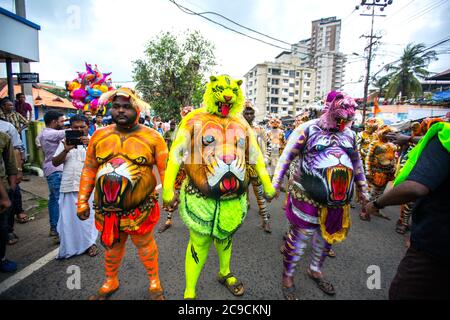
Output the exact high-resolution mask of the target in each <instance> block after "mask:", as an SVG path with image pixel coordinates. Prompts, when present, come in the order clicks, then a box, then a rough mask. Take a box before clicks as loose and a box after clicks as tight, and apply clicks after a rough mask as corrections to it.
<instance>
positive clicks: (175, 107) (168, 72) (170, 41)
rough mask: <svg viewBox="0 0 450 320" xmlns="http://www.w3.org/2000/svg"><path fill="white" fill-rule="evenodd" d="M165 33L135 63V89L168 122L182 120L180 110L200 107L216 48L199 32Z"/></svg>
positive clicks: (213, 62) (213, 63) (150, 44)
mask: <svg viewBox="0 0 450 320" xmlns="http://www.w3.org/2000/svg"><path fill="white" fill-rule="evenodd" d="M184 35H185V37H184V41H183V40H180V38H179V36H176V35H173V34H171V33H170V32H166V33H164V34H162V35H161V36H158V37H156V39H153V40H151V41H150V42H149V43H148V44H147V46H146V49H145V57H144V58H143V59H139V60H136V61H134V62H133V64H134V70H133V79H134V81H135V82H136V83H137V85H136V89H137V90H138V91H139V92H141V93H142V97H143V99H144V100H145V101H147V102H148V103H150V105H151V107H152V109H153V111H154V112H155V114H157V115H159V116H161V118H162V119H163V120H165V121H167V120H169V119H177V120H179V119H180V107H182V106H186V105H199V104H200V103H201V100H202V95H203V92H204V87H205V84H206V82H207V81H206V78H205V76H206V73H208V72H211V70H212V68H213V67H214V66H215V64H216V62H215V55H214V45H213V44H212V43H210V42H209V41H208V40H206V39H205V38H203V37H202V35H201V34H200V33H199V32H198V31H195V32H191V33H185V34H184Z"/></svg>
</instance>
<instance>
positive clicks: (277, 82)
mask: <svg viewBox="0 0 450 320" xmlns="http://www.w3.org/2000/svg"><path fill="white" fill-rule="evenodd" d="M279 84H280V79H272V85H275V86H278V85H279Z"/></svg>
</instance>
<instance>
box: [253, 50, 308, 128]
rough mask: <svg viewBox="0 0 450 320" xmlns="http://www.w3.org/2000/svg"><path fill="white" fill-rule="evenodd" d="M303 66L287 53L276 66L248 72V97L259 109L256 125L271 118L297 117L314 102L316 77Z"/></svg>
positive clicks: (269, 65) (272, 64)
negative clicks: (270, 116) (306, 106)
mask: <svg viewBox="0 0 450 320" xmlns="http://www.w3.org/2000/svg"><path fill="white" fill-rule="evenodd" d="M301 63H302V62H301V59H300V58H299V57H297V56H294V55H293V54H292V53H291V52H289V51H284V52H282V53H281V54H279V55H278V56H277V57H276V58H275V61H274V62H264V63H260V64H257V65H256V66H254V67H253V68H252V69H251V70H250V71H249V72H247V74H246V75H245V80H246V89H245V95H246V98H247V99H249V100H251V101H252V102H253V104H254V105H255V106H256V107H257V108H258V112H257V114H256V121H262V120H263V119H264V118H265V117H267V116H268V115H274V116H277V117H279V118H282V117H295V116H296V115H297V114H298V113H299V112H301V110H302V107H303V106H305V105H306V104H308V103H311V102H313V101H314V98H315V92H314V91H315V90H314V89H315V86H316V83H315V81H316V73H315V71H314V70H313V69H311V68H306V67H302V66H301Z"/></svg>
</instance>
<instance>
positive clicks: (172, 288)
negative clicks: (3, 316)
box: [0, 193, 406, 300]
mask: <svg viewBox="0 0 450 320" xmlns="http://www.w3.org/2000/svg"><path fill="white" fill-rule="evenodd" d="M282 196H283V197H284V194H283V193H282ZM24 197H25V199H31V198H32V197H31V196H30V195H26V194H25V195H24ZM281 206H282V199H281V197H280V199H276V200H274V201H273V202H272V203H271V204H270V211H271V214H272V220H271V224H272V229H273V233H272V234H266V233H264V232H263V231H262V229H261V228H260V227H259V224H260V220H259V216H258V213H257V206H256V201H255V199H254V197H253V195H252V196H251V209H250V211H249V213H248V215H247V218H246V220H245V221H244V224H243V226H242V227H241V229H240V230H239V231H238V232H237V233H236V235H235V236H234V242H233V256H232V272H234V273H235V274H236V275H237V276H238V277H239V279H240V280H242V281H243V283H244V285H245V287H246V293H245V295H244V296H243V297H241V298H235V297H233V296H232V295H231V293H229V292H228V291H227V289H226V288H225V287H223V286H221V285H220V284H219V283H218V282H217V281H216V280H215V276H216V273H217V272H218V265H219V264H218V258H217V254H216V253H215V249H214V246H212V247H211V253H210V255H209V258H208V261H207V262H206V265H205V267H204V269H203V272H202V274H201V276H200V279H199V282H198V286H197V288H198V289H197V294H198V298H199V299H207V300H233V299H251V300H278V299H283V295H282V292H281V274H282V256H281V254H280V252H279V248H280V245H281V244H282V236H283V234H284V232H285V231H286V228H287V222H286V219H285V217H284V214H283V212H282V209H281ZM384 212H385V213H386V214H387V215H389V216H390V217H392V220H391V221H387V220H384V219H378V218H373V219H372V221H371V222H370V223H368V222H363V221H360V220H359V218H358V215H357V213H358V210H357V209H353V210H352V214H351V215H352V227H351V230H350V233H349V236H348V238H347V240H346V241H345V242H344V243H341V244H338V245H336V246H335V247H334V250H335V251H336V253H337V257H336V258H333V259H331V258H328V259H327V260H326V261H325V265H324V268H323V272H324V275H325V276H326V277H327V279H328V280H330V281H332V283H333V284H334V286H335V288H336V291H337V294H336V296H334V297H329V296H327V295H325V294H324V293H322V292H321V291H320V290H319V289H318V288H317V287H316V285H315V284H314V283H313V282H312V280H311V279H309V278H308V277H307V275H306V274H305V269H306V266H307V265H308V262H309V251H307V254H306V255H305V257H304V259H302V260H301V261H300V263H299V265H298V268H297V270H296V274H295V283H296V287H297V290H298V294H299V296H300V298H301V299H305V300H322V299H323V300H358V299H363V300H383V299H387V297H388V290H389V284H390V282H391V280H392V279H393V277H394V275H395V272H396V270H397V266H398V264H399V262H400V260H401V258H402V257H403V256H404V253H405V251H406V248H405V239H404V237H403V236H401V235H398V234H397V233H395V231H394V228H395V221H396V219H397V217H398V208H391V209H387V210H385V211H384ZM164 220H165V213H164V212H162V215H161V220H160V222H159V224H158V226H157V228H159V226H160V225H161V224H162V223H164ZM155 230H157V229H155ZM48 231H49V230H48V214H47V212H46V210H42V212H40V213H39V214H37V215H36V219H35V220H34V221H31V222H29V223H27V224H24V225H17V226H16V233H17V234H18V235H19V237H20V242H19V243H18V244H16V245H15V246H12V247H8V257H9V258H10V259H11V260H14V261H16V262H18V263H19V267H20V269H19V272H20V271H22V272H23V271H24V270H27V269H30V268H31V267H35V266H36V263H35V262H36V261H38V260H39V259H40V258H42V257H44V256H46V255H47V254H48V253H50V252H52V251H54V250H55V249H57V245H55V244H54V243H53V241H52V240H51V238H49V237H48ZM155 238H156V241H157V244H158V247H159V268H160V278H161V282H162V285H163V286H164V288H165V292H166V297H167V298H168V299H176V300H179V299H182V298H183V292H184V278H185V277H184V256H185V251H186V245H187V241H188V230H187V228H186V226H185V225H184V224H183V223H182V221H181V220H180V218H179V216H178V215H177V214H175V216H174V226H173V227H172V228H171V229H169V230H168V231H166V232H165V233H163V234H158V233H156V235H155ZM100 247H101V246H100ZM101 250H102V252H103V248H101ZM30 266H31V267H30ZM71 266H77V267H79V268H80V269H79V270H80V275H81V282H80V283H81V288H80V289H76V288H75V289H69V288H68V286H67V282H68V278H69V277H70V276H71V275H72V274H71V273H68V269H69V268H70V267H71ZM369 266H378V267H379V270H380V275H381V285H380V288H379V289H378V288H375V289H368V287H367V281H368V278H369V276H370V275H371V273H370V274H369V273H368V272H367V271H368V268H369ZM17 275H21V273H19V274H16V275H14V274H12V275H9V274H8V275H7V274H0V292H2V291H3V292H2V293H1V294H0V299H33V300H42V299H44V300H85V299H87V298H88V297H89V296H90V295H91V294H93V293H95V292H96V290H97V289H98V288H99V287H100V286H101V285H102V281H103V276H104V272H103V254H99V255H98V256H97V257H94V258H90V257H88V256H87V255H83V256H78V257H74V258H71V259H68V260H64V261H58V260H54V259H50V261H49V262H48V263H46V264H44V265H43V266H42V267H41V268H39V269H38V270H37V271H35V272H32V273H31V274H30V275H28V276H27V277H25V278H24V279H15V278H10V277H14V276H15V277H16V278H17ZM11 280H16V281H17V283H16V284H15V285H13V286H11V287H10V288H9V289H8V290H6V291H4V290H2V286H3V288H4V286H5V284H7V283H8V281H11ZM120 281H121V288H120V290H119V291H118V292H117V293H116V294H115V295H114V296H113V297H112V299H113V300H141V299H147V298H148V295H147V290H148V279H147V277H146V272H145V270H144V267H143V266H142V265H141V263H140V261H139V258H138V256H137V253H136V250H135V248H134V246H133V244H132V243H131V240H128V245H127V252H126V256H125V258H124V261H123V263H122V267H121V270H120Z"/></svg>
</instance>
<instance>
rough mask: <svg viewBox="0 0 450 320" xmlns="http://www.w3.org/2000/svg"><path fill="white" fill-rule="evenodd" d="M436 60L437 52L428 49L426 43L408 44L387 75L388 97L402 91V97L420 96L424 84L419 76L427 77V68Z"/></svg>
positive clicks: (393, 96)
mask: <svg viewBox="0 0 450 320" xmlns="http://www.w3.org/2000/svg"><path fill="white" fill-rule="evenodd" d="M434 60H437V58H436V52H435V51H434V50H428V51H427V50H426V46H425V44H423V43H420V44H413V43H410V44H408V45H407V46H406V48H405V50H404V51H403V55H402V57H401V59H400V61H399V62H398V64H397V65H395V66H390V67H389V71H390V72H391V73H390V74H388V75H386V76H385V77H387V78H388V80H389V84H388V85H387V93H386V97H387V98H395V97H396V96H398V95H399V94H400V93H401V94H402V97H406V98H408V99H409V98H412V97H413V96H415V97H417V96H420V95H421V94H422V85H421V84H420V81H419V79H418V78H425V77H427V76H428V75H429V72H428V71H427V70H426V68H427V67H428V65H429V64H430V62H432V61H434ZM380 81H381V79H380ZM378 87H379V86H378Z"/></svg>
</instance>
